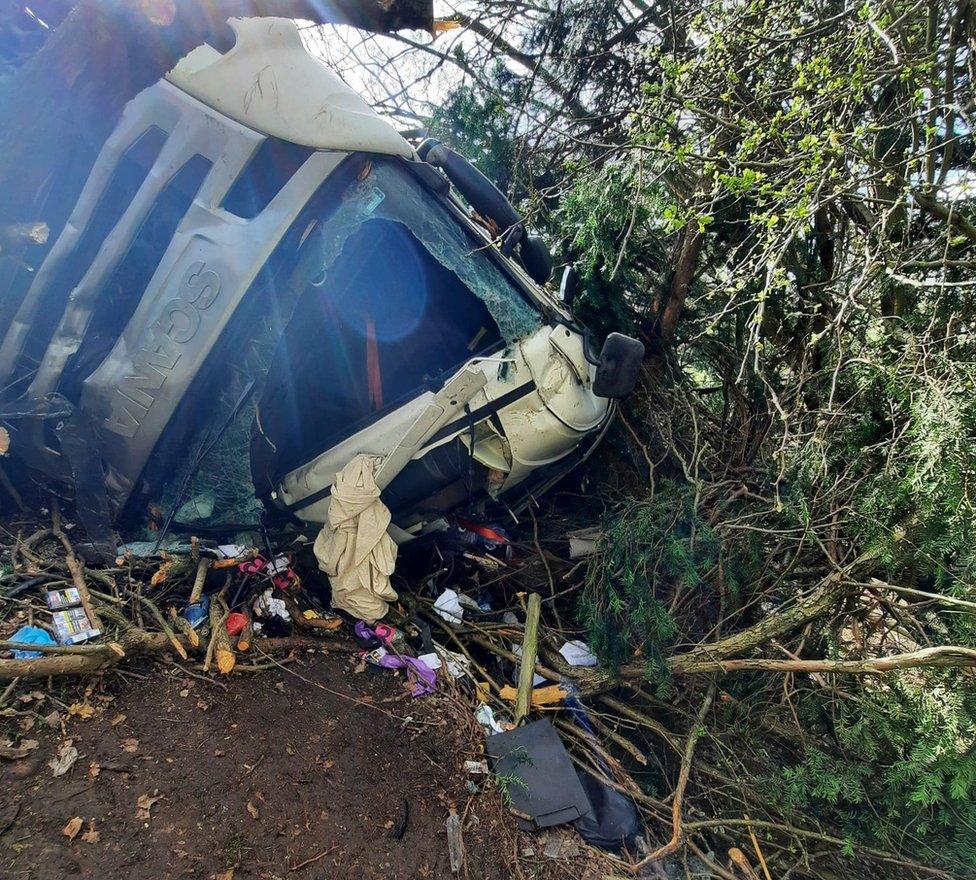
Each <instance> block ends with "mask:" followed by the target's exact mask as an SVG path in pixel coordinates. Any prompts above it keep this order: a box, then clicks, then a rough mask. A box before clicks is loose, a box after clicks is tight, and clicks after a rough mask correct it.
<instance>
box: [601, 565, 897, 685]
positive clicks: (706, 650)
mask: <svg viewBox="0 0 976 880" xmlns="http://www.w3.org/2000/svg"><path fill="white" fill-rule="evenodd" d="M877 555H878V551H876V550H867V551H865V552H864V553H862V554H861V555H860V556H858V557H857V559H855V560H854V561H853V562H851V563H850V564H849V565H847V566H845V567H844V568H842V569H838V570H837V571H834V572H832V573H831V574H829V575H828V576H827V577H825V578H824V579H823V580H822V581H821V582H820V584H819V585H818V586H817V587H815V588H814V589H813V590H811V591H810V592H809V593H807V594H806V595H805V596H802V597H800V598H799V599H798V600H797V601H796V602H795V603H793V604H792V605H791V606H789V607H788V608H785V609H783V610H781V611H777V612H775V613H773V614H769V615H767V616H766V617H764V618H763V619H762V620H760V621H758V622H757V623H754V624H753V625H752V626H749V627H746V628H745V629H741V630H739V631H738V632H735V633H732V635H730V636H726V637H725V638H723V639H719V640H718V641H716V642H707V643H706V644H703V645H698V647H696V648H692V649H691V650H690V651H687V652H685V653H684V654H678V655H676V656H674V657H669V658H668V661H667V662H668V667H669V668H670V669H671V671H672V672H673V673H674V674H675V675H681V674H683V673H685V672H687V671H689V670H690V669H693V668H696V664H699V663H705V662H709V661H715V660H725V659H727V658H731V657H737V656H740V655H742V654H748V653H749V652H750V651H753V650H754V649H755V648H758V647H759V646H760V645H763V644H765V643H767V642H769V641H771V640H772V639H776V638H779V637H780V636H783V635H786V634H787V633H790V632H793V631H794V630H796V629H799V628H800V627H801V626H803V625H804V624H807V623H809V622H810V621H811V620H816V619H817V618H818V617H822V616H823V615H824V614H826V613H827V612H828V611H830V610H831V609H832V608H835V607H836V606H837V604H838V603H839V602H840V601H841V600H843V599H845V598H846V597H847V596H849V595H850V594H851V591H852V590H853V589H856V584H855V583H854V582H852V581H851V580H849V578H850V576H851V574H852V572H853V571H854V570H855V569H858V568H862V567H864V566H870V564H871V563H873V562H874V560H875V559H876V558H877ZM620 675H621V677H622V678H644V677H645V675H646V670H645V668H644V667H643V666H642V665H639V664H629V665H628V666H625V667H622V668H621V670H620Z"/></svg>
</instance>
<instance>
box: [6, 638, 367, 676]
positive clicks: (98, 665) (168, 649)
mask: <svg viewBox="0 0 976 880" xmlns="http://www.w3.org/2000/svg"><path fill="white" fill-rule="evenodd" d="M120 645H121V647H122V649H123V651H124V652H125V659H127V660H130V659H133V658H136V657H151V656H153V655H157V654H166V653H169V654H172V653H175V652H174V651H173V646H172V645H171V644H170V641H169V638H167V636H166V634H165V633H149V632H146V631H145V630H141V629H136V628H132V629H130V630H128V631H127V632H126V633H125V635H124V636H123V637H122V639H121V641H120ZM37 647H38V646H36V645H31V646H30V648H32V649H34V650H36V649H37ZM85 647H91V648H93V649H94V650H92V651H91V652H86V653H84V654H59V655H52V656H48V657H39V658H34V659H30V660H0V681H11V680H13V679H14V678H17V677H22V678H47V677H48V676H63V675H88V674H91V673H93V672H104V671H105V670H106V669H110V668H111V667H113V666H115V665H116V664H117V663H119V662H120V661H121V660H122V659H123V658H122V657H121V656H120V655H119V654H118V653H117V650H116V648H117V647H118V645H116V646H115V648H113V646H112V645H91V646H85ZM183 647H184V648H189V647H190V645H189V643H188V642H186V641H184V643H183ZM254 647H255V648H256V649H260V651H261V652H262V653H265V654H275V653H279V652H282V651H300V650H304V649H309V648H312V649H325V650H327V651H328V650H338V651H346V650H348V649H349V646H348V645H347V644H345V643H340V642H336V643H331V642H329V641H327V640H325V639H314V638H307V637H301V636H298V637H296V636H291V637H288V638H280V639H257V640H255V642H254Z"/></svg>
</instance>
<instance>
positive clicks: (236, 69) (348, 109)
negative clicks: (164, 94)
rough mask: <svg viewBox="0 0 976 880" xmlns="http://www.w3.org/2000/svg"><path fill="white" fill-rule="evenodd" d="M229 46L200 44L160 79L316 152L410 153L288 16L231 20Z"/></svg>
mask: <svg viewBox="0 0 976 880" xmlns="http://www.w3.org/2000/svg"><path fill="white" fill-rule="evenodd" d="M230 25H231V27H232V28H233V29H234V33H235V34H236V35H237V42H236V43H235V44H234V47H233V48H232V49H231V50H230V51H229V52H227V54H225V55H222V54H221V53H220V52H218V51H217V50H216V49H214V48H213V47H212V46H207V45H203V46H198V47H197V48H196V49H194V50H193V51H192V52H190V53H189V54H188V55H186V56H185V57H184V58H182V59H180V61H179V62H178V63H177V65H176V67H174V68H173V69H172V70H171V71H170V72H169V73H168V74H167V76H166V78H167V79H168V80H169V81H170V82H171V83H173V84H174V85H176V86H178V87H179V88H181V89H183V91H185V92H187V93H188V94H191V95H193V97H195V98H197V99H199V100H200V101H203V103H204V104H207V105H208V106H210V107H213V108H214V109H215V110H219V111H220V112H221V113H223V114H224V115H225V116H229V117H230V118H231V119H234V120H236V121H237V122H240V123H243V124H244V125H247V126H249V127H250V128H253V129H255V130H256V131H260V132H262V133H264V134H269V135H273V136H274V137H279V138H282V139H283V140H286V141H291V142H292V143H296V144H302V145H304V146H306V147H312V148H314V149H317V150H348V151H353V150H365V151H367V152H370V153H386V154H389V155H391V156H403V157H404V158H410V157H411V156H413V154H414V151H413V148H412V147H411V146H410V144H408V143H407V142H406V141H405V140H404V139H403V138H402V137H400V135H399V134H397V132H396V130H395V129H394V128H393V126H392V125H390V123H389V122H387V121H386V120H385V119H383V118H382V117H380V116H379V115H378V114H377V113H376V112H375V111H374V110H373V109H372V108H371V107H370V106H369V105H368V104H367V103H366V102H365V101H364V100H363V99H362V98H361V97H360V96H359V95H357V94H356V93H355V92H354V91H353V90H352V89H351V88H349V86H347V85H346V84H345V83H344V82H343V81H342V80H341V79H339V77H338V76H336V75H335V74H334V73H333V72H332V71H331V70H329V68H327V67H326V66H325V65H324V64H323V63H322V62H321V61H319V60H318V59H316V58H313V57H312V56H311V55H309V54H308V52H307V51H306V50H305V46H304V44H303V43H302V37H301V34H300V33H299V30H298V27H297V25H296V24H295V22H293V21H291V20H290V19H287V18H232V19H230Z"/></svg>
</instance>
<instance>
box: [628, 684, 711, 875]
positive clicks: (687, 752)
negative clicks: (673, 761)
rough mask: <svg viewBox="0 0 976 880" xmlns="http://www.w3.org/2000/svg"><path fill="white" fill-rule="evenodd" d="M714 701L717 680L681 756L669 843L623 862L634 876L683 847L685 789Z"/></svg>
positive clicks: (708, 693)
mask: <svg viewBox="0 0 976 880" xmlns="http://www.w3.org/2000/svg"><path fill="white" fill-rule="evenodd" d="M714 699H715V679H712V681H711V682H709V685H708V690H707V691H706V693H705V699H704V700H702V704H701V708H700V709H699V710H698V716H697V717H696V719H695V722H694V724H692V726H691V730H690V731H689V732H688V738H687V740H685V748H684V752H683V754H682V756H681V769H680V770H679V771H678V783H677V785H676V786H675V788H674V798H673V799H672V801H671V838H670V839H669V840H668V841H667V843H665V844H662V845H661V846H659V847H658V848H657V849H656V850H654V851H653V852H650V853H648V854H647V855H646V856H644V858H642V859H641V860H640V861H639V862H636V863H634V864H627V863H626V862H621V864H622V865H624V866H625V867H626V868H627V870H628V871H630V872H631V873H633V874H637V873H639V872H640V870H641V869H642V868H643V867H644V866H645V865H650V864H651V863H653V862H656V861H659V860H660V859H663V858H664V857H665V856H668V855H670V854H671V853H673V852H674V851H675V850H676V849H677V848H678V847H679V846H680V845H681V841H682V839H683V838H684V833H685V832H684V828H683V825H682V820H681V817H682V811H683V807H684V798H685V789H686V788H687V787H688V779H689V777H690V776H691V762H692V759H693V758H694V757H695V747H696V746H697V745H698V739H699V737H700V736H701V731H702V726H703V724H704V722H705V716H706V715H708V710H709V709H711V708H712V701H713V700H714Z"/></svg>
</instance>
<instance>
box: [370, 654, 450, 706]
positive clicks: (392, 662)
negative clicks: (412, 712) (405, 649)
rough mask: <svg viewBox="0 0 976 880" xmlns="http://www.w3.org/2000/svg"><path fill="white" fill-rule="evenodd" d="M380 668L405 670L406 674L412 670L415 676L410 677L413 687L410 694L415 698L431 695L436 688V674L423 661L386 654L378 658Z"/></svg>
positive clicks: (402, 655)
mask: <svg viewBox="0 0 976 880" xmlns="http://www.w3.org/2000/svg"><path fill="white" fill-rule="evenodd" d="M380 666H383V667H385V668H386V669H406V670H407V673H408V674H409V673H410V671H411V670H413V672H415V673H416V675H413V676H410V678H411V684H412V685H413V689H412V690H411V694H412V695H413V696H415V697H423V696H425V695H427V694H432V693H434V691H435V690H436V688H437V673H436V672H434V670H433V669H431V668H430V667H429V666H428V665H427V664H426V663H424V661H423V660H418V659H417V658H416V657H407V656H406V655H405V654H387V655H385V656H383V657H380Z"/></svg>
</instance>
